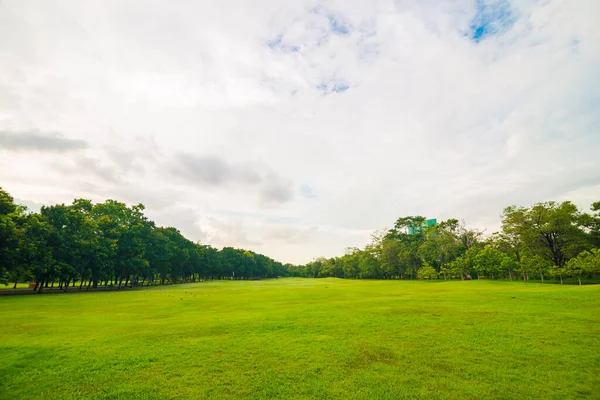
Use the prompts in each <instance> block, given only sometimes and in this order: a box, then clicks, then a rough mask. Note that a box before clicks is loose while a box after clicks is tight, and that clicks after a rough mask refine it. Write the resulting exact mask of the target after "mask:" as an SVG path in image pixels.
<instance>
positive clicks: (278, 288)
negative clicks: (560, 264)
mask: <svg viewBox="0 0 600 400" xmlns="http://www.w3.org/2000/svg"><path fill="white" fill-rule="evenodd" d="M0 321H1V323H0V398H2V399H23V398H44V399H51V398H55V399H68V398H90V399H99V398H123V399H126V398H127V399H128V398H136V399H166V398H179V399H199V398H219V399H220V398H242V397H250V398H273V397H276V398H291V397H294V398H307V399H308V398H343V399H345V398H364V399H367V398H389V399H398V398H405V397H409V398H428V399H430V398H454V399H458V398H498V399H523V398H555V399H573V398H599V397H600V395H599V393H600V352H599V351H598V348H599V347H598V341H599V339H600V285H590V286H583V287H579V286H567V285H538V284H524V283H509V282H490V281H471V282H466V281H465V282H461V281H453V282H417V281H408V282H407V281H364V280H363V281H352V280H337V279H280V280H269V281H246V282H244V281H233V282H232V281H214V282H204V283H197V284H189V285H178V286H169V287H156V288H150V289H146V290H133V291H124V292H99V293H85V294H65V295H49V296H5V297H0Z"/></svg>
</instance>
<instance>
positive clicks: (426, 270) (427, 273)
mask: <svg viewBox="0 0 600 400" xmlns="http://www.w3.org/2000/svg"><path fill="white" fill-rule="evenodd" d="M417 276H418V277H419V279H437V277H438V273H437V271H436V270H435V269H434V268H433V267H432V266H431V265H429V264H427V263H425V264H423V266H422V267H421V268H419V271H418V272H417Z"/></svg>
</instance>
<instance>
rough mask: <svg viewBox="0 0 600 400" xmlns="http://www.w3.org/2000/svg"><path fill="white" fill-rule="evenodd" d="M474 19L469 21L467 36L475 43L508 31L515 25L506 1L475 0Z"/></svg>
mask: <svg viewBox="0 0 600 400" xmlns="http://www.w3.org/2000/svg"><path fill="white" fill-rule="evenodd" d="M475 9H476V13H475V17H474V18H473V20H472V21H471V26H470V27H469V33H468V36H469V38H470V39H471V40H473V41H474V42H475V43H479V42H481V41H482V40H484V39H486V38H488V37H490V36H494V35H499V34H502V33H504V32H506V31H508V30H509V29H510V28H511V27H512V26H513V24H514V23H515V20H516V18H515V16H514V14H513V12H512V11H511V8H510V4H509V3H508V1H506V0H500V1H494V2H490V1H485V0H476V2H475Z"/></svg>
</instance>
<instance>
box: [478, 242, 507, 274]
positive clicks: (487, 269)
mask: <svg viewBox="0 0 600 400" xmlns="http://www.w3.org/2000/svg"><path fill="white" fill-rule="evenodd" d="M507 258H508V256H506V255H505V254H503V253H502V252H501V251H499V250H498V249H496V248H495V247H494V246H492V245H489V244H488V245H486V246H485V247H484V248H483V249H482V250H481V251H479V252H478V253H477V255H476V256H475V257H474V258H473V269H475V271H477V279H479V277H480V276H491V277H492V279H494V274H495V273H496V274H497V273H498V272H500V271H502V269H503V264H502V263H503V262H506V261H505V260H506V259H507Z"/></svg>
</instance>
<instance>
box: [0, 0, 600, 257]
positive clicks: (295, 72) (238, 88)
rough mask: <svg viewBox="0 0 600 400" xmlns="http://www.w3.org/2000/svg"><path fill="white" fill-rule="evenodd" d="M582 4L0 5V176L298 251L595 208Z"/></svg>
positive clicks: (188, 231)
mask: <svg viewBox="0 0 600 400" xmlns="http://www.w3.org/2000/svg"><path fill="white" fill-rule="evenodd" d="M599 24H600V2H598V1H597V0H501V1H498V0H490V1H488V0H475V1H473V0H453V1H450V0H420V1H416V0H411V1H409V0H396V1H387V0H382V1H378V0H365V1H358V0H344V1H313V0H295V1H283V2H282V1H275V0H263V1H260V2H248V1H243V0H221V1H218V2H217V1H183V0H175V1H169V2H166V1H160V0H139V1H134V0H103V1H95V0H94V1H91V0H72V1H50V0H38V1H36V0H27V1H23V0H0V186H2V187H3V188H4V189H5V190H7V191H8V192H9V193H11V194H12V195H13V196H14V197H15V199H16V201H17V202H19V203H21V204H24V205H27V206H28V207H30V208H31V209H32V210H36V209H39V207H40V206H42V205H48V204H55V203H70V202H71V201H72V200H73V199H74V198H88V199H92V200H93V201H98V202H100V201H104V200H105V199H108V198H112V199H116V200H119V201H123V202H126V203H127V204H137V203H140V202H141V203H143V204H144V205H145V206H146V214H147V215H148V217H149V218H151V219H153V220H154V221H156V222H157V223H158V224H160V225H165V226H175V227H177V228H178V229H179V230H180V231H181V232H182V233H183V234H184V235H186V236H187V237H188V238H190V239H192V240H195V241H200V242H202V243H206V244H211V245H213V246H215V247H219V248H220V247H223V246H234V247H242V248H247V249H251V250H253V251H256V252H260V253H263V254H265V255H268V256H270V257H273V258H275V259H277V260H279V261H282V262H291V263H305V262H308V261H310V260H312V259H314V258H315V257H319V256H326V257H331V256H336V255H342V254H343V253H344V250H345V248H347V247H362V246H364V245H365V244H366V243H367V242H368V241H369V239H370V236H371V234H372V233H373V232H374V231H375V230H378V229H383V228H385V227H391V226H393V224H394V221H395V220H396V219H397V218H399V217H402V216H408V215H423V216H425V217H428V218H437V219H438V220H444V219H447V218H457V219H464V220H465V221H466V223H467V224H468V226H471V227H474V228H478V229H482V230H483V229H484V230H485V231H486V232H488V233H491V232H493V231H494V230H496V229H497V228H498V226H499V223H500V214H501V213H502V210H503V208H504V207H506V206H508V205H512V204H515V205H523V206H528V205H531V204H534V203H536V202H540V201H563V200H567V199H568V200H572V201H573V202H574V203H576V204H577V205H578V206H580V207H581V208H582V209H588V208H589V205H590V204H591V203H592V202H593V201H598V200H600V46H599V45H598V43H600V27H599Z"/></svg>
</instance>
